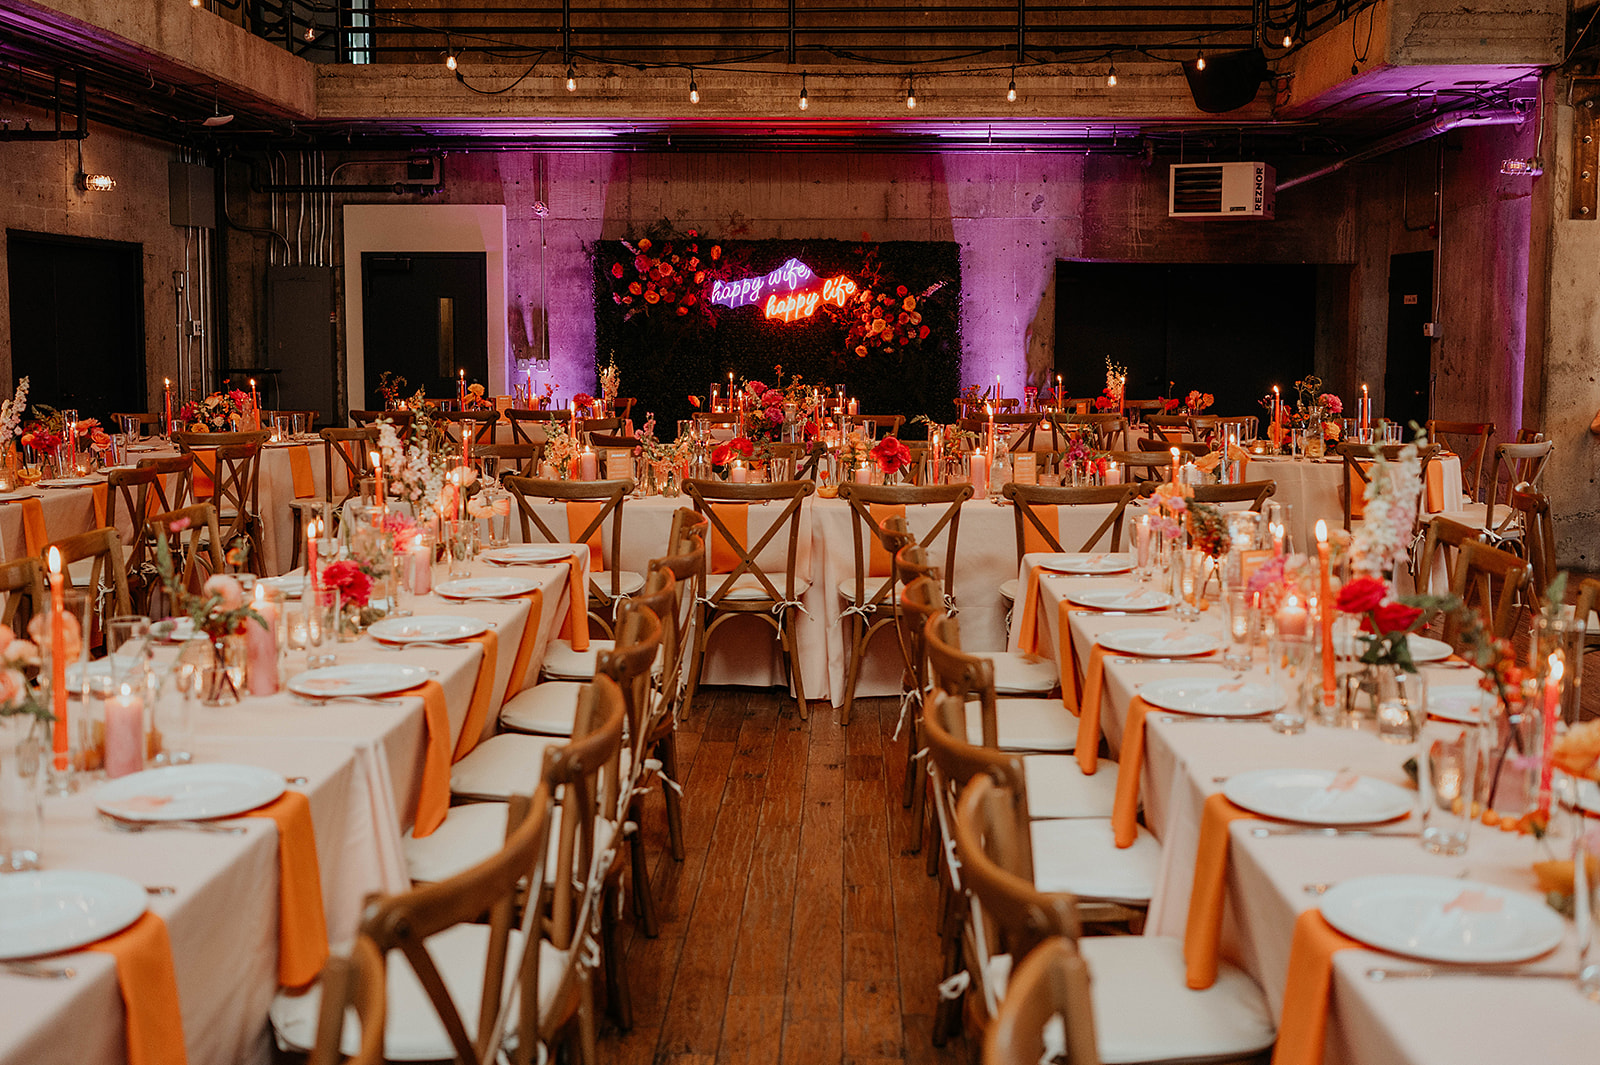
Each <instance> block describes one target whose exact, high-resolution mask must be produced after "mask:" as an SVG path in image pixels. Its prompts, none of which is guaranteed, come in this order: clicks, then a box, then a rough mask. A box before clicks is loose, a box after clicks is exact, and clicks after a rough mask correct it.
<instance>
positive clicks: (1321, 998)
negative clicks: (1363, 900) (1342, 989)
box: [1191, 907, 1361, 1065]
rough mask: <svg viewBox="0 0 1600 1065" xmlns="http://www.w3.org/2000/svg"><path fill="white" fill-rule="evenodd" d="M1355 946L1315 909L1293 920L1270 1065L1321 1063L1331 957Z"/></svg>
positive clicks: (1352, 941)
mask: <svg viewBox="0 0 1600 1065" xmlns="http://www.w3.org/2000/svg"><path fill="white" fill-rule="evenodd" d="M1351 947H1357V948H1359V947H1361V944H1360V943H1358V942H1357V941H1355V940H1354V939H1351V938H1350V937H1349V936H1346V935H1342V934H1341V933H1339V932H1336V931H1334V928H1333V926H1332V925H1330V924H1329V923H1328V922H1327V919H1326V918H1324V917H1323V916H1322V911H1321V910H1319V909H1317V908H1316V907H1312V908H1311V909H1309V910H1306V911H1305V912H1304V913H1302V914H1301V915H1300V916H1299V917H1298V918H1296V919H1295V922H1294V939H1293V940H1292V941H1291V943H1290V945H1289V979H1288V981H1287V982H1286V983H1285V984H1284V988H1283V1016H1282V1017H1280V1018H1279V1020H1278V1043H1277V1046H1275V1047H1274V1048H1273V1050H1272V1065H1322V1049H1323V1043H1324V1041H1325V1040H1326V1037H1327V1031H1328V992H1329V990H1330V989H1331V988H1332V986H1333V956H1334V954H1335V953H1336V952H1338V951H1341V950H1348V949H1350V948H1351ZM1191 986H1192V985H1191Z"/></svg>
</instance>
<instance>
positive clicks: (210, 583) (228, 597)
mask: <svg viewBox="0 0 1600 1065" xmlns="http://www.w3.org/2000/svg"><path fill="white" fill-rule="evenodd" d="M200 593H201V594H202V595H208V596H209V595H214V596H216V597H217V598H218V599H219V600H221V602H220V604H219V605H220V606H221V607H222V609H224V610H237V609H239V608H240V607H242V606H244V589H243V588H241V587H239V582H238V581H237V580H235V579H234V578H232V577H230V576H228V575H227V574H226V573H218V574H215V575H213V576H210V577H207V578H206V583H205V584H203V585H201V587H200Z"/></svg>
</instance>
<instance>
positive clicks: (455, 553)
mask: <svg viewBox="0 0 1600 1065" xmlns="http://www.w3.org/2000/svg"><path fill="white" fill-rule="evenodd" d="M444 537H445V549H446V551H447V552H448V553H449V558H450V569H449V574H450V577H451V578H452V579H455V578H458V577H470V576H472V557H473V555H475V554H476V553H477V540H478V523H477V522H475V521H462V520H460V519H458V518H452V519H450V520H449V521H447V522H445V523H444Z"/></svg>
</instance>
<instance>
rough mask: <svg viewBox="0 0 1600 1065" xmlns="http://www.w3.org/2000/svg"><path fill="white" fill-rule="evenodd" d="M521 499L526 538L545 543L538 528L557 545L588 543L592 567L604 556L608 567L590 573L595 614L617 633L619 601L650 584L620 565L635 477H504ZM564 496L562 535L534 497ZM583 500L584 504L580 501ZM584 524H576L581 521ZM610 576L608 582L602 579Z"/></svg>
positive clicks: (515, 496)
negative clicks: (615, 617) (613, 616)
mask: <svg viewBox="0 0 1600 1065" xmlns="http://www.w3.org/2000/svg"><path fill="white" fill-rule="evenodd" d="M503 483H504V484H505V486H506V488H508V489H509V490H510V491H511V497H512V498H513V499H514V500H516V503H517V514H518V517H519V520H520V522H521V526H522V540H523V542H524V543H530V544H534V543H539V542H540V541H539V540H537V539H535V538H534V536H533V531H534V530H535V529H537V530H538V532H539V535H540V536H542V537H543V538H544V541H543V542H546V543H552V544H585V545H588V547H589V554H590V566H591V570H592V568H593V560H594V558H595V557H596V556H598V557H599V559H600V562H601V565H602V567H603V568H604V572H603V573H600V574H596V573H594V572H591V573H590V574H589V616H590V617H592V618H594V619H595V621H597V622H598V623H599V624H600V626H601V628H603V629H604V630H605V632H606V635H607V636H609V635H610V634H611V620H610V616H611V613H612V607H613V604H615V603H616V601H617V599H619V598H620V597H622V596H624V595H631V594H633V593H634V592H636V591H638V590H639V589H640V588H642V587H643V586H644V576H643V575H642V574H639V573H632V572H627V571H624V570H621V569H619V568H618V567H617V558H618V554H619V553H620V552H621V550H622V506H623V504H624V503H625V502H627V499H628V494H629V493H630V492H632V491H633V479H632V478H631V477H623V478H620V479H617V480H608V481H559V480H546V479H544V478H540V477H517V476H507V477H506V478H505V479H504V482H503ZM533 499H549V500H560V501H562V502H564V503H566V504H567V507H566V518H567V531H566V534H565V535H558V534H557V533H556V532H555V531H554V530H553V529H551V528H550V526H549V525H547V524H545V522H544V519H543V518H541V517H540V516H539V512H538V511H537V510H536V509H535V508H534V506H533V504H532V503H531V502H530V500H533ZM579 504H583V505H581V506H580V505H579ZM608 519H609V521H610V524H611V545H610V547H609V548H607V547H605V546H604V540H605V536H604V532H603V527H604V526H605V524H606V522H607V520H608ZM580 521H581V522H583V524H582V526H580V527H578V528H576V529H575V528H573V526H574V525H576V524H577V523H578V522H580ZM602 580H605V581H606V583H605V584H604V585H602V584H601V581H602Z"/></svg>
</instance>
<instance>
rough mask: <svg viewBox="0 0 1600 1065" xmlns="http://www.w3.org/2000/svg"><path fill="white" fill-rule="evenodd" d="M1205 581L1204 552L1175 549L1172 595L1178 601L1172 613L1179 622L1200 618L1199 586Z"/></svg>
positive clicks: (1173, 554) (1173, 553) (1173, 555)
mask: <svg viewBox="0 0 1600 1065" xmlns="http://www.w3.org/2000/svg"><path fill="white" fill-rule="evenodd" d="M1204 580H1205V552H1203V551H1195V550H1192V549H1186V548H1181V547H1180V548H1175V549H1174V550H1173V552H1172V594H1173V596H1174V597H1175V598H1176V599H1177V600H1178V605H1177V607H1176V608H1175V609H1174V611H1173V613H1175V614H1177V616H1178V620H1179V621H1198V620H1199V618H1200V605H1199V604H1200V585H1201V583H1202V582H1203V581H1204Z"/></svg>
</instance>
